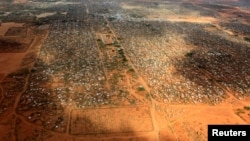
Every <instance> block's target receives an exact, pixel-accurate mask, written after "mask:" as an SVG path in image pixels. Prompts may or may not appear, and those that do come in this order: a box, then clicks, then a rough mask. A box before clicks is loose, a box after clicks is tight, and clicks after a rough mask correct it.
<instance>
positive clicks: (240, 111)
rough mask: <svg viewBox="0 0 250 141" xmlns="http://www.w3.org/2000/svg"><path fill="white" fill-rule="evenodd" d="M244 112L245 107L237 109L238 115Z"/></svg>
mask: <svg viewBox="0 0 250 141" xmlns="http://www.w3.org/2000/svg"><path fill="white" fill-rule="evenodd" d="M242 113H245V112H244V110H243V109H237V113H236V114H237V115H239V114H242Z"/></svg>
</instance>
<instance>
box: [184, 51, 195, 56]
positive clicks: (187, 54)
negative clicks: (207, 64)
mask: <svg viewBox="0 0 250 141" xmlns="http://www.w3.org/2000/svg"><path fill="white" fill-rule="evenodd" d="M194 53H195V52H194V51H191V52H188V53H186V55H185V56H186V57H192V56H193V55H194Z"/></svg>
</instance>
